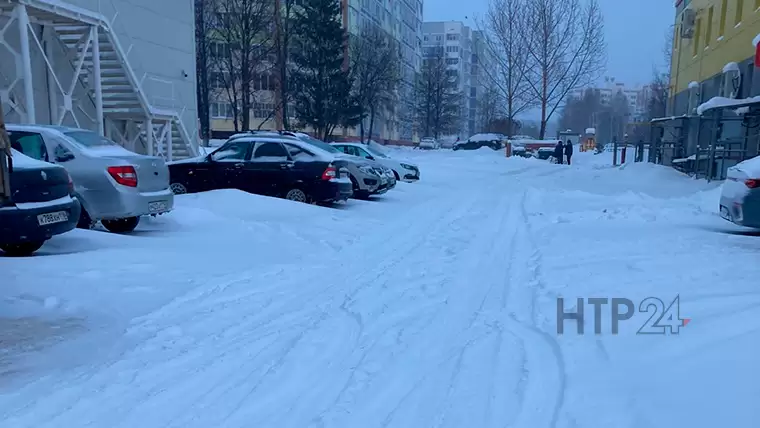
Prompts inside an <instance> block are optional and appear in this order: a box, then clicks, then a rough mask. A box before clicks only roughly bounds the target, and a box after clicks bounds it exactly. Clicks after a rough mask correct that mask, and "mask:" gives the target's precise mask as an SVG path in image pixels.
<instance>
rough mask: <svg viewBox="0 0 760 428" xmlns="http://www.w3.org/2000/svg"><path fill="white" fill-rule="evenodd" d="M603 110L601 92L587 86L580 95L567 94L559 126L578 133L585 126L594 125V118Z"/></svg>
mask: <svg viewBox="0 0 760 428" xmlns="http://www.w3.org/2000/svg"><path fill="white" fill-rule="evenodd" d="M603 111H604V108H603V107H602V100H601V94H600V93H599V91H598V90H595V89H591V88H587V89H586V90H585V91H584V92H583V94H581V96H580V97H576V96H568V97H567V98H566V100H565V102H564V103H563V105H562V109H561V111H560V117H559V127H560V129H562V130H566V129H571V130H573V131H574V132H577V133H579V134H581V133H583V132H585V130H586V128H593V127H594V120H595V118H597V117H599V115H600V114H601V113H602V112H603Z"/></svg>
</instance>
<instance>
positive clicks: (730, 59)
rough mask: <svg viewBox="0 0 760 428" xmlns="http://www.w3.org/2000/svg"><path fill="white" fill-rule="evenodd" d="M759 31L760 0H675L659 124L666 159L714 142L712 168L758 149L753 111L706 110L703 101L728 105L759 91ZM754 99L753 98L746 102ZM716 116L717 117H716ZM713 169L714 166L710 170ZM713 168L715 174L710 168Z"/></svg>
mask: <svg viewBox="0 0 760 428" xmlns="http://www.w3.org/2000/svg"><path fill="white" fill-rule="evenodd" d="M758 35H760V0H679V1H676V3H675V22H674V37H673V45H672V48H673V54H672V57H671V67H670V85H669V100H668V106H667V113H668V115H669V117H670V118H664V119H665V120H663V121H662V122H661V123H660V126H662V127H663V128H665V129H666V131H665V132H663V133H662V140H663V146H664V147H665V150H664V154H663V157H664V160H665V162H666V163H667V162H668V161H673V160H675V161H678V160H683V159H688V157H689V156H694V155H696V154H697V153H699V152H701V151H710V152H711V153H713V155H714V150H710V149H707V148H708V147H714V146H715V145H716V144H717V145H718V146H720V147H721V150H724V149H726V148H728V149H727V150H728V151H724V152H723V153H722V154H720V156H719V157H720V158H721V161H720V164H719V166H711V167H710V168H709V169H710V171H711V172H710V174H712V175H713V176H714V177H719V178H720V177H721V176H723V175H724V174H725V170H726V168H728V167H730V166H731V165H733V164H735V163H736V162H739V161H741V160H742V159H744V158H747V157H752V156H755V155H757V153H758V139H759V137H758V135H757V126H758V124H759V123H758V120H757V115H754V114H753V115H747V116H746V117H744V116H743V115H740V114H739V113H737V112H735V111H734V110H732V109H725V108H718V109H717V110H713V111H711V112H710V114H709V119H708V118H707V115H704V113H705V111H704V110H703V108H702V107H700V106H702V105H703V104H705V103H708V101H709V102H710V103H709V104H712V105H713V106H719V105H721V104H723V105H724V106H725V105H729V104H734V103H736V102H741V100H743V99H747V98H750V97H754V96H757V95H760V78H756V76H755V74H756V67H755V63H754V57H755V44H756V38H757V37H758ZM749 104H752V103H749ZM714 120H717V121H714ZM714 169H716V170H717V171H713V170H714ZM713 173H714V174H713Z"/></svg>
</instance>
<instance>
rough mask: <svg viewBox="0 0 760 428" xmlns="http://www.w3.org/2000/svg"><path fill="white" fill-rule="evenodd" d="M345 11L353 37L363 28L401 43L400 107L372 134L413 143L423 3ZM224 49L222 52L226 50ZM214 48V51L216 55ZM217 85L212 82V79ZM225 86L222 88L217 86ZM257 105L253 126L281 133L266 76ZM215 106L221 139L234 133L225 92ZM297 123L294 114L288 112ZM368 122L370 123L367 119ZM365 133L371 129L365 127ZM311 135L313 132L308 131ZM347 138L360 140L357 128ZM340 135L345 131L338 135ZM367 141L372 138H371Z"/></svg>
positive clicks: (363, 1) (358, 2)
mask: <svg viewBox="0 0 760 428" xmlns="http://www.w3.org/2000/svg"><path fill="white" fill-rule="evenodd" d="M341 5H342V10H343V11H344V13H343V16H342V20H343V26H344V28H345V29H346V32H347V33H348V34H349V35H353V36H356V35H359V34H360V33H361V31H362V29H363V28H366V27H368V26H375V27H379V28H382V29H383V30H384V31H386V32H387V33H388V34H389V35H390V36H391V37H392V38H393V40H395V41H396V42H397V43H398V49H399V52H400V54H401V74H402V82H401V85H400V87H399V89H398V94H397V96H398V100H399V102H398V104H397V106H396V108H395V109H393V110H391V111H383V112H381V113H380V114H378V115H377V116H376V117H375V122H374V126H373V135H372V136H371V138H374V139H376V140H381V141H382V140H401V141H412V140H413V139H414V138H415V136H414V133H413V124H414V85H415V81H416V77H417V73H418V72H419V69H420V66H421V62H422V59H421V41H422V0H400V1H392V0H341ZM223 48H224V47H223V46H219V47H218V49H223ZM213 51H214V49H212V55H213ZM212 82H213V79H212ZM217 86H221V85H217ZM254 86H255V90H256V91H257V101H259V102H257V103H256V104H255V106H254V109H253V111H252V112H251V121H250V123H251V127H252V128H258V127H260V128H261V129H276V127H277V124H276V122H277V121H276V120H275V118H276V112H275V107H276V103H275V97H274V87H275V81H274V79H273V78H272V77H271V76H267V75H262V76H261V79H260V80H258V79H257V81H256V82H255V85H254ZM213 92H214V93H215V94H217V97H216V100H215V101H216V102H214V103H212V105H211V117H212V120H211V129H212V133H213V134H215V135H217V136H224V135H225V134H229V133H231V132H232V131H233V130H234V123H233V120H232V109H231V106H230V103H229V101H228V100H227V98H228V97H226V96H225V94H224V93H223V92H224V91H223V90H221V88H217V90H216V91H213ZM288 113H289V116H290V117H291V119H293V113H294V112H293V109H289V110H288ZM367 122H369V119H367ZM364 128H365V132H367V131H368V129H369V124H368V123H366V124H365V127H364ZM306 131H308V130H306ZM344 131H345V133H346V134H347V135H348V136H357V135H358V134H359V130H358V129H348V130H344ZM338 132H340V131H338ZM365 137H369V136H366V135H365Z"/></svg>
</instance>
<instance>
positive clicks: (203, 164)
mask: <svg viewBox="0 0 760 428" xmlns="http://www.w3.org/2000/svg"><path fill="white" fill-rule="evenodd" d="M169 171H170V177H171V179H170V182H171V189H172V191H174V193H175V194H183V193H194V192H203V191H208V190H213V189H223V188H233V189H239V190H243V191H246V192H250V193H255V194H260V195H265V196H273V197H280V198H285V199H290V200H293V201H299V202H307V203H312V202H313V203H321V204H327V203H332V202H337V201H345V200H347V199H349V198H351V197H353V198H357V199H367V198H369V197H370V196H373V195H380V194H383V193H385V192H387V191H389V190H391V189H393V188H394V187H395V186H396V182H397V181H399V180H403V181H408V182H412V181H416V180H419V177H420V173H419V168H418V167H417V166H416V165H413V164H411V163H408V162H402V161H399V160H396V159H393V158H392V157H390V156H388V155H387V154H386V153H384V152H383V151H382V150H381V149H380V148H377V147H372V145H368V144H361V143H332V144H328V143H325V142H323V141H320V140H317V139H315V138H313V137H311V136H309V135H307V134H304V133H296V132H289V131H251V132H245V133H240V134H235V135H233V136H232V137H230V139H228V140H227V141H226V142H225V143H224V144H223V145H222V146H220V147H219V148H217V149H216V150H214V151H213V152H211V153H209V154H208V155H206V156H203V157H199V158H194V159H186V160H182V161H177V162H171V163H169Z"/></svg>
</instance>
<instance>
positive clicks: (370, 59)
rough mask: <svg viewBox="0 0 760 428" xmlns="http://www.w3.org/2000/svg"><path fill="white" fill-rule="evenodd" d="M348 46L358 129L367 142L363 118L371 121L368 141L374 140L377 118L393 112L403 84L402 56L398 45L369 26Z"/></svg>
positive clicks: (378, 29) (379, 30)
mask: <svg viewBox="0 0 760 428" xmlns="http://www.w3.org/2000/svg"><path fill="white" fill-rule="evenodd" d="M349 43H350V55H349V56H350V70H351V81H352V83H353V92H354V95H355V97H356V100H357V101H358V103H359V106H360V107H361V116H362V120H361V122H360V123H359V127H360V135H361V139H362V141H364V119H365V118H367V117H368V118H369V137H368V138H372V131H373V128H374V124H375V116H376V115H377V114H378V112H383V113H385V112H388V111H389V110H392V109H393V105H394V104H395V103H394V102H393V101H394V100H395V99H396V91H397V89H398V87H399V84H400V83H401V57H400V51H399V49H398V44H397V42H396V41H394V40H393V39H392V38H391V37H390V35H389V34H388V33H386V32H385V31H384V30H383V29H382V28H379V27H375V26H370V27H366V28H365V29H364V30H363V31H362V32H361V34H359V35H358V36H355V37H351V39H350V40H349Z"/></svg>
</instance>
